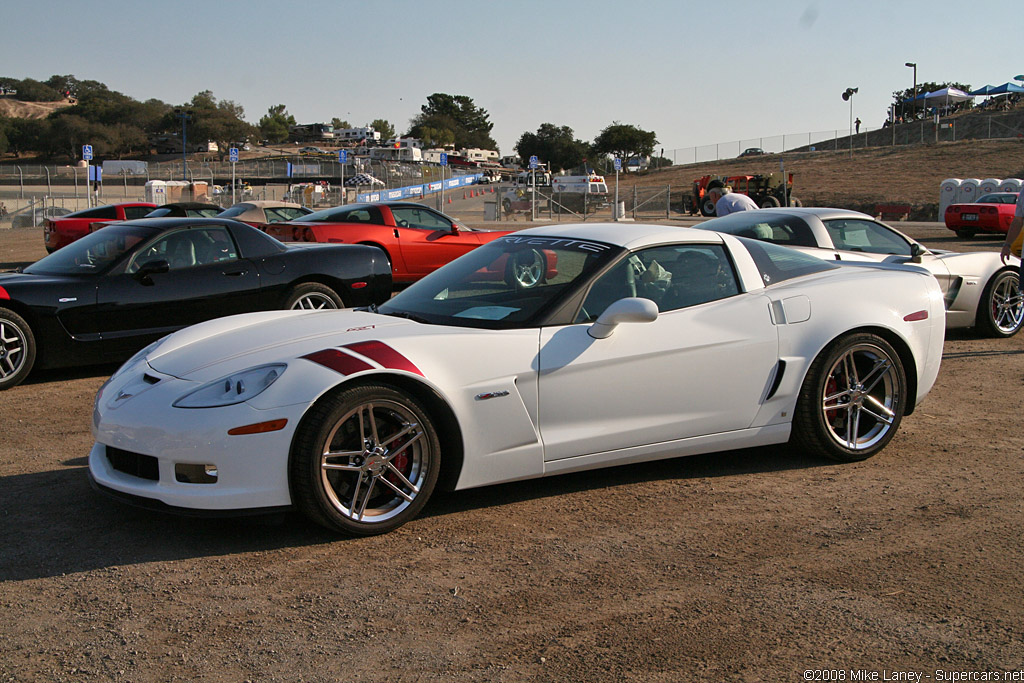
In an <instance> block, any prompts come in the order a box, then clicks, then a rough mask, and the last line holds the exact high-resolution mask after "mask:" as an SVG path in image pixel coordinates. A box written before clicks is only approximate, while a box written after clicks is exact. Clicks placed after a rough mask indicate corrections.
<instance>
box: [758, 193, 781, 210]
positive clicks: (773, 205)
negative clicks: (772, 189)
mask: <svg viewBox="0 0 1024 683" xmlns="http://www.w3.org/2000/svg"><path fill="white" fill-rule="evenodd" d="M780 206H782V202H780V201H779V200H778V198H776V197H772V196H771V195H769V196H767V197H765V198H764V200H762V201H761V208H762V209H777V208H779V207H780Z"/></svg>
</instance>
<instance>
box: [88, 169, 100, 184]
mask: <svg viewBox="0 0 1024 683" xmlns="http://www.w3.org/2000/svg"><path fill="white" fill-rule="evenodd" d="M89 182H90V183H102V182H103V167H102V166H90V167H89Z"/></svg>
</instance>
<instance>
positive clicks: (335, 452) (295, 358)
mask: <svg viewBox="0 0 1024 683" xmlns="http://www.w3.org/2000/svg"><path fill="white" fill-rule="evenodd" d="M527 271H530V272H533V273H534V274H535V277H531V278H524V277H522V275H523V273H525V272H527ZM836 302H842V305H841V306H837V305H835V304H836ZM943 322H944V316H943V306H942V296H941V292H940V291H939V287H938V284H937V283H936V281H935V279H934V278H933V277H931V276H930V275H929V274H928V273H927V271H925V270H923V269H920V268H913V267H904V266H889V265H884V264H866V263H862V264H853V265H840V264H837V263H829V262H826V261H823V260H820V259H817V258H814V257H811V256H806V255H803V254H800V253H798V252H795V251H793V250H791V249H786V248H783V247H777V246H774V245H771V244H765V243H762V242H758V241H755V240H747V239H742V238H736V237H732V236H730V235H722V234H719V233H715V232H709V231H699V230H680V229H678V228H674V227H666V226H649V225H627V224H622V223H616V224H610V225H602V224H585V225H559V226H551V227H546V228H537V229H531V230H524V231H521V232H517V233H512V234H509V235H506V236H503V237H500V238H499V239H497V240H495V241H493V242H490V243H489V244H486V245H483V246H481V247H479V248H478V249H475V250H473V251H471V252H469V253H468V254H466V255H465V256H462V257H460V258H459V259H457V260H455V261H453V262H452V263H450V264H449V265H447V266H445V267H443V268H441V269H439V270H437V271H435V272H434V273H432V274H430V275H428V276H427V277H425V278H423V279H422V280H420V281H419V282H417V283H415V284H413V285H411V286H410V287H409V288H407V289H405V290H404V291H402V292H401V293H400V294H398V295H397V296H395V297H394V298H392V299H391V300H389V301H388V302H387V303H385V304H383V305H381V306H380V307H379V308H372V307H371V309H367V310H345V311H335V312H319V311H318V312H278V313H255V314H247V315H240V316H234V317H229V318H222V319H220V320H216V321H212V322H208V323H203V324H200V325H196V326H193V327H191V328H188V329H185V330H182V331H180V332H177V333H175V334H173V335H171V336H169V337H165V338H164V339H163V340H162V341H160V342H157V343H156V344H154V345H152V346H150V347H149V348H147V349H145V350H143V351H142V352H140V353H139V354H138V355H137V356H135V357H134V358H133V359H131V360H130V361H128V363H126V364H125V365H124V366H123V367H122V368H121V369H120V370H118V371H117V373H116V374H115V375H114V376H113V377H111V378H110V380H109V381H108V382H107V383H106V384H105V385H104V386H103V387H102V388H101V389H100V391H99V393H98V395H97V396H96V403H95V409H94V413H93V415H94V422H93V434H94V437H95V441H96V443H95V445H94V446H93V448H92V451H91V453H90V456H89V470H90V475H91V477H92V479H93V482H94V483H95V485H96V486H97V487H98V488H99V489H100V490H102V491H104V492H107V493H109V494H111V495H113V496H115V497H119V498H121V499H123V500H125V501H127V502H131V503H135V504H139V505H143V506H147V507H155V508H158V509H164V510H170V511H179V512H187V513H188V514H204V513H208V514H217V513H225V512H233V513H242V512H251V511H254V510H255V511H277V510H282V509H287V508H293V507H294V508H298V509H299V510H301V511H302V512H304V513H305V514H306V515H307V516H308V517H309V518H310V519H312V520H313V521H315V522H318V523H320V524H322V525H324V526H326V527H328V528H331V529H334V530H336V531H340V532H343V533H348V534H355V535H369V534H376V533H382V532H386V531H389V530H391V529H394V528H396V527H398V526H400V525H402V524H404V523H405V522H407V521H409V520H410V519H412V518H413V517H414V516H416V515H417V514H418V513H419V511H420V510H421V509H422V507H423V505H424V504H425V503H426V502H427V500H428V498H429V497H430V495H431V493H432V492H433V491H434V490H435V488H438V487H443V488H446V489H466V488H471V487H476V486H484V485H488V484H496V483H499V482H508V481H515V480H520V479H530V478H533V477H541V476H546V475H553V474H559V473H564V472H573V471H579V470H586V469H592V468H598V467H606V466H611V465H620V464H626V463H634V462H640V461H646V460H654V459H660V458H672V457H677V456H682V455H690V454H696V453H707V452H712V451H721V450H728V449H734V448H744V447H749V446H761V445H766V444H778V443H784V442H787V441H790V442H792V443H794V444H795V445H796V446H798V447H799V448H801V449H803V450H805V451H808V452H810V453H813V454H816V455H820V456H825V457H829V458H833V459H836V460H840V461H853V460H862V459H865V458H868V457H870V456H872V455H874V454H875V453H877V452H878V451H880V450H881V449H882V448H884V447H885V445H886V444H887V443H888V442H889V440H890V439H891V438H892V437H893V435H894V434H895V433H896V430H897V429H898V427H899V425H900V421H901V419H902V418H903V416H904V415H907V414H909V413H911V412H912V411H913V410H914V407H915V406H916V405H917V404H918V403H919V401H921V399H922V398H923V397H924V396H925V395H926V394H927V393H928V391H929V390H930V389H931V387H932V384H933V382H934V381H935V377H936V375H937V373H938V371H939V363H940V359H941V356H942V344H943V339H944V326H943Z"/></svg>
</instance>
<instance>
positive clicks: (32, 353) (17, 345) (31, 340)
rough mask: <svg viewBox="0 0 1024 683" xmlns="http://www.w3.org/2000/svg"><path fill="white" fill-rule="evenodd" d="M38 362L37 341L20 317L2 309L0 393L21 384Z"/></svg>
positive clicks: (0, 313)
mask: <svg viewBox="0 0 1024 683" xmlns="http://www.w3.org/2000/svg"><path fill="white" fill-rule="evenodd" d="M35 362H36V339H35V336H34V335H33V334H32V328H30V327H29V326H28V323H27V322H26V321H25V319H24V318H22V317H21V316H20V315H18V314H17V313H15V312H14V311H12V310H9V309H7V308H0V391H2V390H4V389H10V388H11V387H13V386H15V385H17V384H21V382H22V380H24V379H25V377H27V376H28V373H29V372H31V370H32V366H33V365H34V364H35Z"/></svg>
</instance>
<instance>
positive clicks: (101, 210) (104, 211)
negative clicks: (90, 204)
mask: <svg viewBox="0 0 1024 683" xmlns="http://www.w3.org/2000/svg"><path fill="white" fill-rule="evenodd" d="M68 218H96V219H103V218H117V209H116V208H115V207H113V206H100V207H98V208H95V209H85V210H84V211H75V212H74V213H69V214H68Z"/></svg>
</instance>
